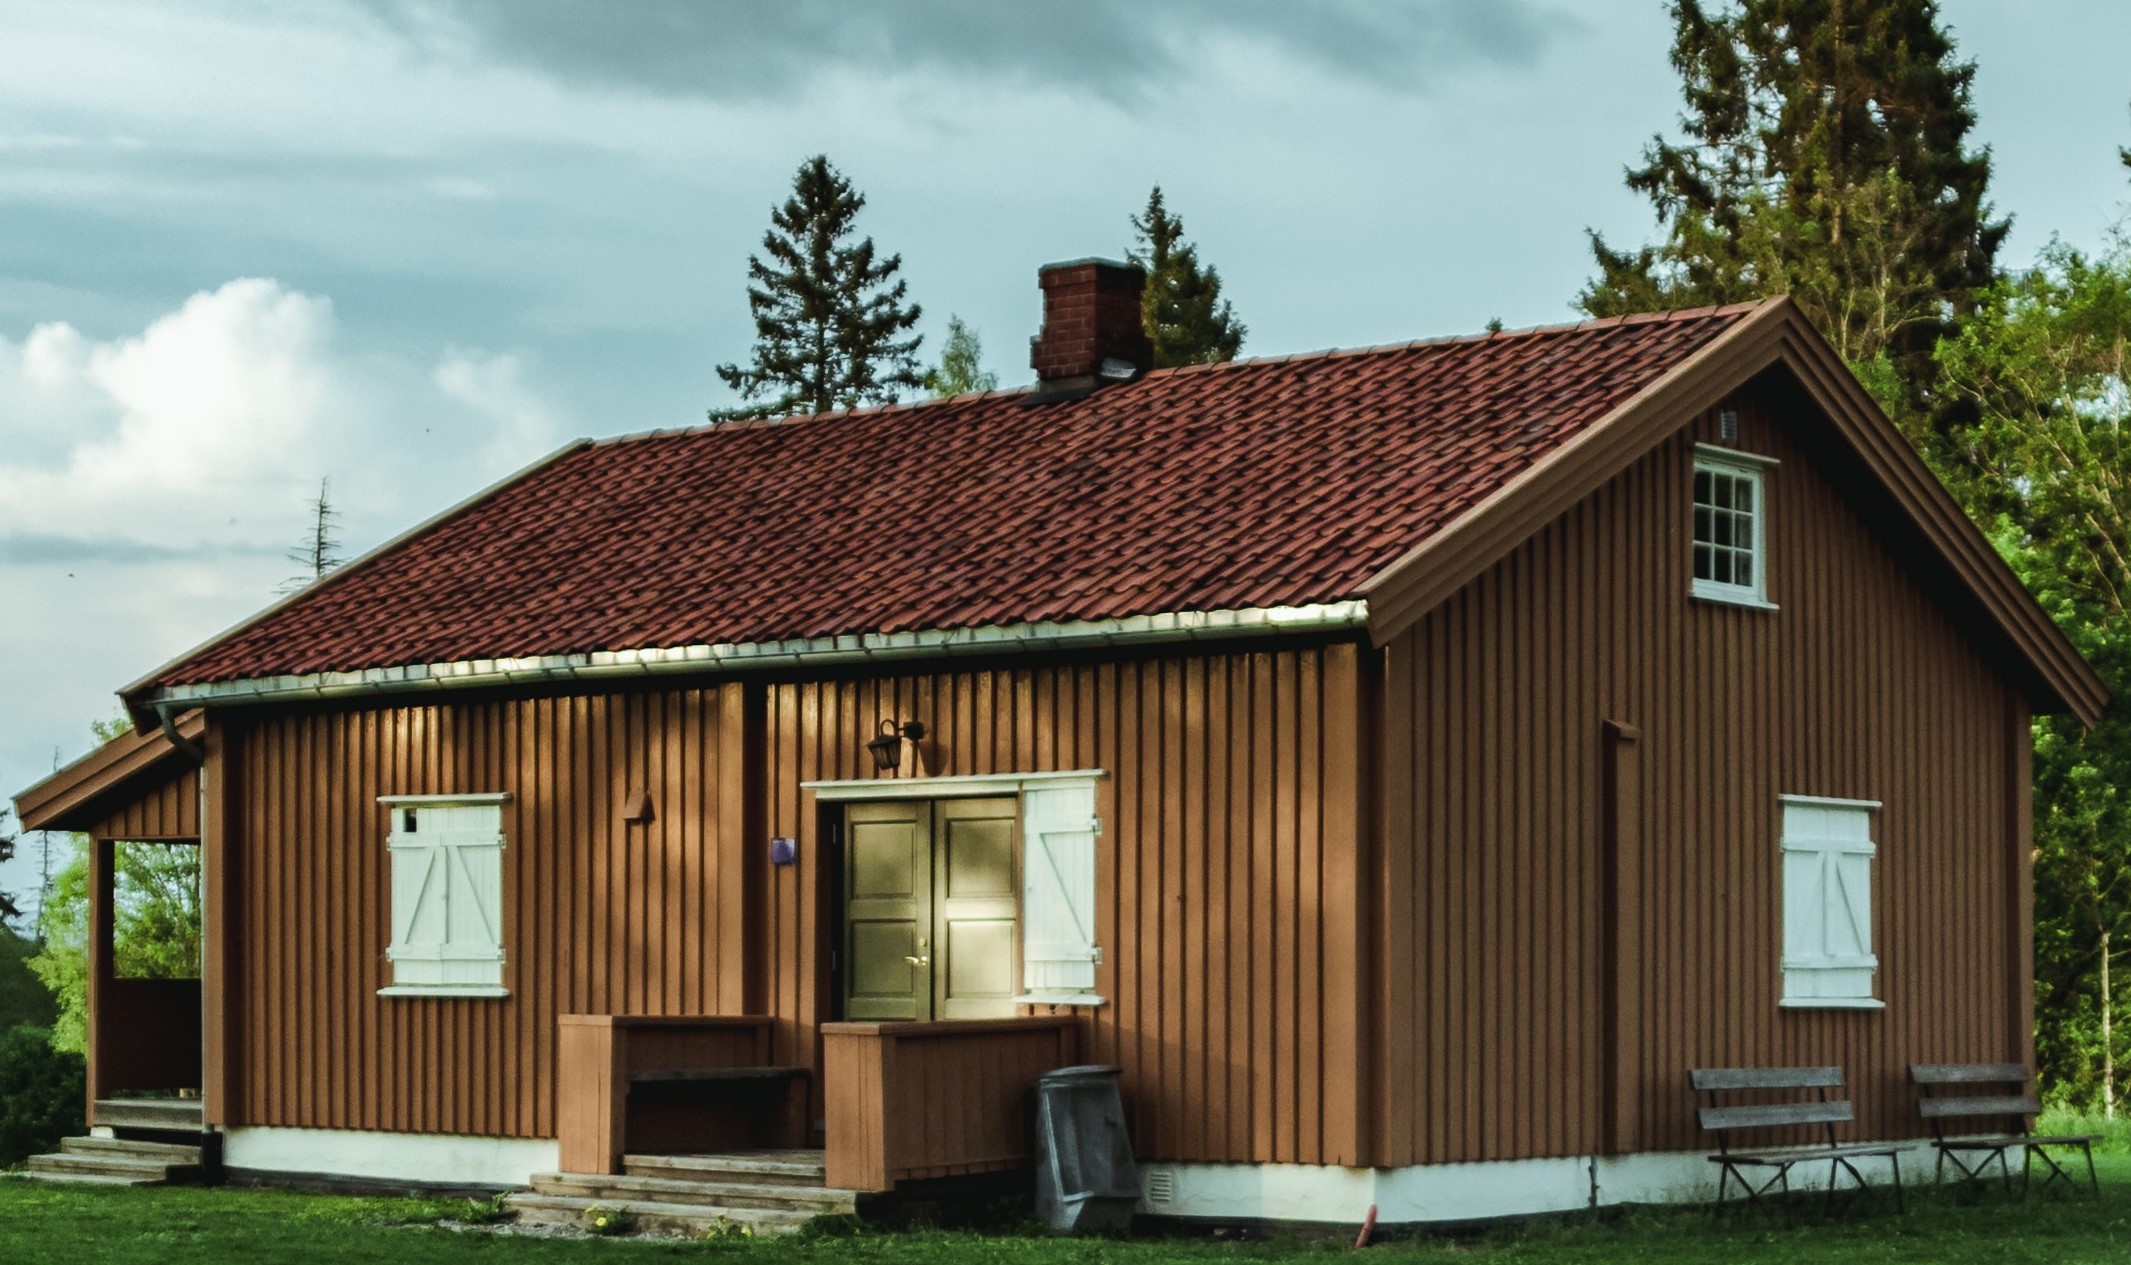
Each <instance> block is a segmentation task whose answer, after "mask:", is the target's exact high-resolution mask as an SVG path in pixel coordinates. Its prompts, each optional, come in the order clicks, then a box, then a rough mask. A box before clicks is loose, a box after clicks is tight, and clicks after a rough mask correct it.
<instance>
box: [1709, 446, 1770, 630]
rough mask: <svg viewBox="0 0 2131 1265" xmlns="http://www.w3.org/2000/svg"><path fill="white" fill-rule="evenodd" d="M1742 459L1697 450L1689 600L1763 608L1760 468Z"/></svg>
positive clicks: (1764, 511) (1763, 510)
mask: <svg viewBox="0 0 2131 1265" xmlns="http://www.w3.org/2000/svg"><path fill="white" fill-rule="evenodd" d="M1762 464H1763V463H1761V462H1759V461H1756V460H1754V459H1752V458H1750V457H1748V456H1746V455H1745V454H1739V455H1737V456H1733V455H1731V454H1728V453H1724V452H1723V450H1721V449H1711V448H1709V447H1707V446H1699V447H1697V449H1696V454H1695V462H1694V595H1695V596H1696V597H1701V598H1708V599H1711V600H1713V601H1719V602H1735V603H1743V604H1745V605H1749V606H1760V605H1766V604H1767V597H1766V591H1767V583H1766V575H1765V573H1766V570H1767V566H1766V563H1767V557H1766V551H1765V550H1764V549H1763V548H1762V540H1763V532H1762V526H1763V521H1764V519H1765V517H1766V515H1767V512H1768V511H1767V507H1766V505H1765V503H1764V501H1763V498H1762V495H1761V466H1762Z"/></svg>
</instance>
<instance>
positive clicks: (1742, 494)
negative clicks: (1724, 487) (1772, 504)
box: [1732, 479, 1754, 513]
mask: <svg viewBox="0 0 2131 1265" xmlns="http://www.w3.org/2000/svg"><path fill="white" fill-rule="evenodd" d="M1738 483H1739V486H1738V487H1737V488H1736V489H1735V490H1734V491H1733V492H1732V504H1734V505H1736V506H1738V507H1739V508H1740V509H1742V510H1745V511H1746V512H1748V513H1752V512H1753V509H1754V481H1753V480H1752V479H1740V480H1739V481H1738Z"/></svg>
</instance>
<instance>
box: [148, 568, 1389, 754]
mask: <svg viewBox="0 0 2131 1265" xmlns="http://www.w3.org/2000/svg"><path fill="white" fill-rule="evenodd" d="M1368 624H1369V604H1368V602H1366V601H1362V600H1358V599H1357V600H1351V601H1342V602H1328V603H1319V604H1315V605H1309V606H1273V607H1249V608H1244V609H1240V610H1224V611H1177V612H1170V613H1166V614H1159V615H1132V616H1127V617H1125V618H1122V619H1103V620H1072V621H1065V622H1043V623H1031V624H1003V625H994V626H991V627H986V628H955V629H933V630H925V631H919V632H901V633H860V634H854V635H847V636H838V637H813V638H799V639H793V640H787V641H763V642H739V643H734V642H725V643H720V644H717V645H687V646H672V647H667V648H663V649H649V650H600V651H593V652H589V653H580V654H561V655H533V656H528V657H524V658H516V659H465V660H457V661H453V662H447V663H417V664H408V665H404V666H400V667H390V668H366V669H360V670H357V671H349V672H310V673H302V674H297V675H284V676H270V677H256V678H251V679H247V680H239V681H207V682H201V683H199V684H194V685H175V686H166V687H164V688H161V689H157V690H154V691H153V692H151V693H149V694H147V695H145V696H144V697H141V698H139V699H138V700H136V701H135V704H134V705H135V706H137V707H143V706H144V707H152V708H153V709H154V710H155V712H156V714H157V715H158V716H168V715H172V714H175V713H176V712H177V711H181V710H185V709H188V708H193V707H202V706H215V707H229V706H241V705H246V704H258V703H280V702H290V701H296V700H309V699H332V698H351V697H361V696H367V695H383V694H414V693H428V692H432V691H436V690H453V689H478V688H483V687H493V686H506V685H516V686H523V685H540V684H550V683H555V682H577V681H608V680H615V679H628V678H641V677H648V676H674V675H681V674H697V675H700V674H703V673H715V672H724V671H744V670H750V669H753V670H761V669H772V668H796V667H814V666H827V665H841V664H853V663H895V662H904V661H909V660H914V659H938V658H954V657H957V656H969V655H983V654H998V653H1001V652H1022V653H1025V652H1030V651H1040V650H1089V649H1107V648H1112V647H1123V646H1138V645H1158V644H1169V643H1192V642H1207V641H1220V640H1227V639H1234V638H1238V637H1251V636H1265V635H1281V634H1292V633H1326V632H1351V631H1361V630H1365V629H1366V628H1367V627H1368ZM165 723H166V724H167V723H168V722H167V720H166V722H165Z"/></svg>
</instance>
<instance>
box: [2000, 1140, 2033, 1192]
mask: <svg viewBox="0 0 2131 1265" xmlns="http://www.w3.org/2000/svg"><path fill="white" fill-rule="evenodd" d="M2011 1149H2012V1148H2011V1147H2004V1146H2001V1147H1999V1148H1998V1176H1999V1178H2000V1179H2001V1180H2000V1184H2001V1185H2002V1186H2004V1187H2005V1189H2007V1190H2011V1189H2012V1188H2013V1162H2012V1161H2011V1160H2009V1159H2007V1158H2006V1157H2005V1153H2006V1152H2007V1151H2009V1150H2011ZM2025 1149H2026V1148H2024V1147H2023V1148H2022V1150H2023V1151H2024V1150H2025ZM2022 1162H2023V1163H2025V1161H2024V1160H2023V1161H2022Z"/></svg>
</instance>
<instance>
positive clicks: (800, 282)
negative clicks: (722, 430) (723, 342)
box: [711, 154, 923, 417]
mask: <svg viewBox="0 0 2131 1265" xmlns="http://www.w3.org/2000/svg"><path fill="white" fill-rule="evenodd" d="M865 205H866V199H865V195H863V194H861V193H859V192H858V191H857V190H855V189H853V188H852V187H851V182H850V181H848V180H846V179H844V177H843V176H842V174H840V173H839V172H838V171H837V170H836V168H834V167H832V166H830V165H829V160H828V158H826V157H825V156H823V155H819V154H817V155H815V156H814V157H812V158H809V159H808V160H806V161H805V162H804V163H801V164H800V166H799V172H798V174H797V175H796V176H794V177H793V179H792V196H791V197H789V198H787V199H786V200H785V203H784V205H783V206H781V207H778V208H776V209H775V210H774V211H772V212H771V213H770V229H769V231H768V232H767V233H765V234H764V235H763V237H762V254H759V255H751V256H749V257H748V261H747V271H748V276H749V278H750V279H751V282H752V284H750V285H749V286H748V289H747V304H748V308H749V309H750V310H751V311H752V312H753V313H754V318H755V351H754V361H753V363H751V364H747V365H737V364H723V365H719V366H718V376H719V377H720V378H722V379H724V381H725V384H726V385H727V386H729V387H731V388H733V389H734V390H736V391H738V392H739V393H740V396H741V398H742V399H745V400H748V401H751V402H752V403H750V404H749V405H748V406H746V407H744V408H739V409H733V410H730V411H726V412H716V411H714V412H713V413H712V414H711V416H712V417H721V416H722V417H760V416H775V415H780V414H786V413H825V412H828V411H829V410H831V409H837V408H853V407H855V406H857V405H860V404H878V403H885V402H888V401H890V400H893V399H895V398H896V395H897V394H898V393H899V392H900V391H903V390H906V389H915V388H917V387H919V386H920V385H922V384H921V381H920V379H919V376H918V364H917V349H918V344H919V343H920V342H921V341H923V339H922V336H921V335H917V334H911V333H910V329H911V327H912V326H914V325H916V324H917V321H918V317H919V315H920V313H921V309H920V308H919V307H918V305H917V304H915V303H911V304H905V303H904V298H905V296H906V295H907V293H908V289H909V287H908V285H907V284H906V283H905V282H904V281H902V280H901V279H900V278H898V277H897V276H896V273H897V272H899V271H901V269H902V266H903V257H902V256H901V255H890V256H888V257H887V258H885V259H882V258H879V257H878V254H877V252H876V251H875V250H874V247H873V239H872V238H870V237H865V238H858V239H857V240H853V233H854V229H853V227H852V221H853V220H855V219H856V218H857V216H858V212H859V211H860V210H861V209H862V208H863V207H864V206H865ZM905 335H908V336H907V337H905Z"/></svg>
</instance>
